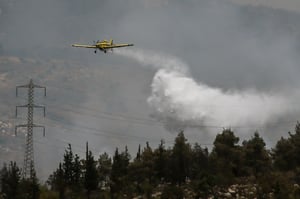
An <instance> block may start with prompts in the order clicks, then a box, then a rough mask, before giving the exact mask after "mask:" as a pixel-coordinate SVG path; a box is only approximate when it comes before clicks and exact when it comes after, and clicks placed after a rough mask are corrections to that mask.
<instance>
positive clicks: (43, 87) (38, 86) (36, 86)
mask: <svg viewBox="0 0 300 199" xmlns="http://www.w3.org/2000/svg"><path fill="white" fill-rule="evenodd" d="M33 86H34V87H35V88H42V89H44V95H45V97H46V91H47V90H46V87H45V86H40V85H36V84H33Z"/></svg>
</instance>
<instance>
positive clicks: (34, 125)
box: [32, 124, 45, 137]
mask: <svg viewBox="0 0 300 199" xmlns="http://www.w3.org/2000/svg"><path fill="white" fill-rule="evenodd" d="M32 127H37V128H42V129H43V136H44V137H45V126H42V125H36V124H33V125H32Z"/></svg>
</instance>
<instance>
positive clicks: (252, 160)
mask: <svg viewBox="0 0 300 199" xmlns="http://www.w3.org/2000/svg"><path fill="white" fill-rule="evenodd" d="M265 146H266V144H265V142H264V140H263V139H262V138H261V137H260V136H259V133H258V132H255V133H254V137H253V138H252V139H250V140H249V141H244V142H243V150H244V156H245V157H244V167H246V168H247V169H248V174H250V175H251V174H253V175H255V176H257V175H258V174H262V173H264V172H267V171H269V170H270V169H271V158H270V156H269V153H268V151H267V150H266V148H265Z"/></svg>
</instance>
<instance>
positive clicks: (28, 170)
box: [15, 79, 46, 178]
mask: <svg viewBox="0 0 300 199" xmlns="http://www.w3.org/2000/svg"><path fill="white" fill-rule="evenodd" d="M19 88H27V89H28V103H27V104H25V105H21V106H16V117H17V115H18V108H27V124H20V125H17V126H16V128H15V133H16V134H17V130H18V128H27V133H26V144H25V154H24V165H23V171H22V174H23V177H24V178H26V177H28V176H30V177H31V176H32V175H33V172H34V171H35V170H34V149H33V128H34V127H40V128H43V136H45V127H44V126H41V125H36V124H34V123H33V111H34V108H42V109H43V110H44V117H45V114H46V111H45V106H41V105H35V104H34V89H35V88H41V89H44V95H45V96H46V87H44V86H39V85H35V84H33V81H32V79H30V81H29V84H26V85H22V86H17V87H16V96H18V89H19Z"/></svg>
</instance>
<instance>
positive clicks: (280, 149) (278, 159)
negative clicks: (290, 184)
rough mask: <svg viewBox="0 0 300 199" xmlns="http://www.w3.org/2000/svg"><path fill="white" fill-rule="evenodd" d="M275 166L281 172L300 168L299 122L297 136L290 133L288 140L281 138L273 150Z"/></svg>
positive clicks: (296, 130)
mask: <svg viewBox="0 0 300 199" xmlns="http://www.w3.org/2000/svg"><path fill="white" fill-rule="evenodd" d="M272 152H273V159H274V166H275V167H276V168H278V169H279V170H281V171H289V170H294V169H296V168H297V167H300V157H299V153H300V123H299V122H297V124H296V127H295V134H292V133H290V132H289V137H288V138H281V139H280V140H279V141H278V142H277V143H276V146H275V148H274V149H273V150H272Z"/></svg>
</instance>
